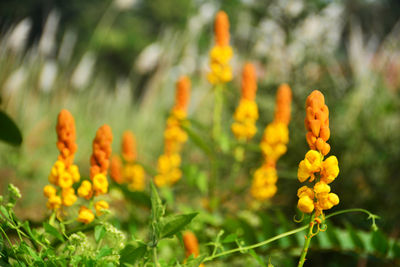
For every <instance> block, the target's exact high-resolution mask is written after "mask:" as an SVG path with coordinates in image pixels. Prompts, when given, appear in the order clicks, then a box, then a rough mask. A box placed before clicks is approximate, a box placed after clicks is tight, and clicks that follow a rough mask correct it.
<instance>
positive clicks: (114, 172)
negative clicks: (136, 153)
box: [110, 155, 123, 184]
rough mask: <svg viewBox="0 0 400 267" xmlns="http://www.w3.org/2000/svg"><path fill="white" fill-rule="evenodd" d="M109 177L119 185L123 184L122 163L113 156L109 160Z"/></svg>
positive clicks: (117, 157) (118, 158)
mask: <svg viewBox="0 0 400 267" xmlns="http://www.w3.org/2000/svg"><path fill="white" fill-rule="evenodd" d="M110 176H111V178H112V179H113V180H114V181H115V182H117V183H119V184H121V183H122V182H123V177H122V161H121V159H120V157H119V156H117V155H115V156H113V157H112V158H111V166H110Z"/></svg>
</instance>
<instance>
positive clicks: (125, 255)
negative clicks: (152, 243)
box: [119, 243, 147, 266]
mask: <svg viewBox="0 0 400 267" xmlns="http://www.w3.org/2000/svg"><path fill="white" fill-rule="evenodd" d="M146 251H147V246H146V244H144V243H138V244H127V245H126V246H125V247H124V248H123V249H122V250H121V252H120V255H121V257H120V259H119V261H120V263H121V266H129V265H131V266H134V265H135V263H136V261H137V260H139V259H141V258H143V256H144V254H145V253H146Z"/></svg>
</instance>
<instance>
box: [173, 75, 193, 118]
mask: <svg viewBox="0 0 400 267" xmlns="http://www.w3.org/2000/svg"><path fill="white" fill-rule="evenodd" d="M190 88H191V81H190V79H189V77H187V76H181V77H180V78H179V80H178V81H177V82H176V93H175V109H178V110H182V111H185V112H186V110H187V106H188V104H189V97H190Z"/></svg>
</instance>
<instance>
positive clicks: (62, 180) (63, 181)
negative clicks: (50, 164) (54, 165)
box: [58, 171, 74, 188]
mask: <svg viewBox="0 0 400 267" xmlns="http://www.w3.org/2000/svg"><path fill="white" fill-rule="evenodd" d="M73 183H74V180H73V179H72V175H71V174H70V173H69V172H66V171H64V172H62V173H61V174H60V176H59V178H58V185H59V186H60V187H61V188H67V187H71V186H72V184H73Z"/></svg>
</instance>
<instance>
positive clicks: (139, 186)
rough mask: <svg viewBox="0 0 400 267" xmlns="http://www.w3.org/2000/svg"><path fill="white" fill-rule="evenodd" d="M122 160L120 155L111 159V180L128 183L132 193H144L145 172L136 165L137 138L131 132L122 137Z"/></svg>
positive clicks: (126, 132)
mask: <svg viewBox="0 0 400 267" xmlns="http://www.w3.org/2000/svg"><path fill="white" fill-rule="evenodd" d="M121 148H122V159H123V160H121V158H120V157H119V156H118V155H114V156H113V157H112V158H111V168H110V171H111V178H112V179H113V180H114V181H115V182H116V183H118V184H122V183H127V184H128V188H129V189H130V190H131V191H143V190H144V189H145V186H146V183H145V175H146V173H145V171H144V169H143V167H142V166H141V165H139V164H138V163H136V158H137V151H136V138H135V135H134V134H133V133H132V132H131V131H125V132H124V133H123V135H122V142H121Z"/></svg>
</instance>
